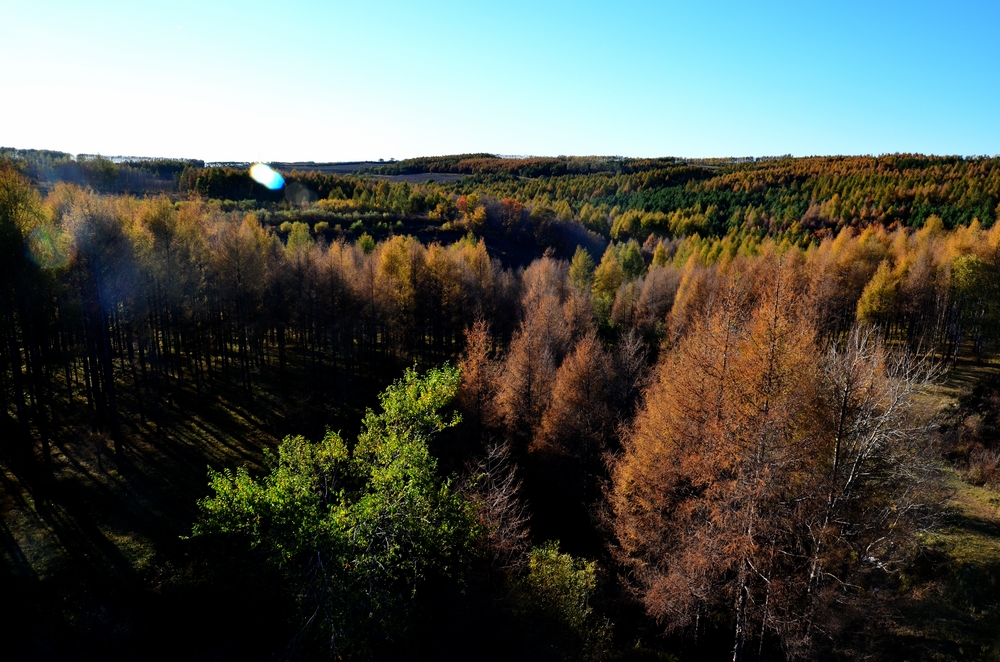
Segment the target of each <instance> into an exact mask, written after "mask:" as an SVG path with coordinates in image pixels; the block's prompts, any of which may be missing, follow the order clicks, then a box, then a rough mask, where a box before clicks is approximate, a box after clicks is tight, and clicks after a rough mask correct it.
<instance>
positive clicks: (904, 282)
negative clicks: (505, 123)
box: [0, 149, 1000, 659]
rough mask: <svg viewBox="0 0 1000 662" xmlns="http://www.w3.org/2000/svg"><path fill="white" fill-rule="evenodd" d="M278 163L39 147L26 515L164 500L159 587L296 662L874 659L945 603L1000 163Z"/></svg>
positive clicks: (28, 199)
mask: <svg viewBox="0 0 1000 662" xmlns="http://www.w3.org/2000/svg"><path fill="white" fill-rule="evenodd" d="M245 165H249V164H225V165H211V164H204V163H201V162H197V161H170V160H159V159H150V160H142V159H120V158H114V159H109V158H105V157H99V156H93V157H90V156H86V155H77V156H75V157H73V156H71V155H68V154H63V153H60V152H46V151H41V150H37V151H36V150H9V149H5V150H4V151H3V152H2V158H0V258H2V259H0V307H2V316H0V349H2V351H0V393H2V394H3V397H4V403H5V411H4V416H3V418H2V420H0V426H2V428H0V462H2V464H3V466H4V467H5V470H9V472H10V473H9V476H11V477H10V478H9V479H8V481H9V484H10V485H15V484H16V485H17V486H20V487H17V489H18V490H23V493H24V494H29V493H31V494H35V495H37V496H38V498H37V499H36V498H35V497H32V498H31V499H30V500H29V499H25V498H22V499H21V501H20V502H15V501H13V500H12V501H11V502H10V504H15V503H17V504H20V503H23V504H25V505H10V504H8V506H7V507H8V509H9V510H10V511H11V512H14V511H17V512H20V510H17V509H30V508H35V509H39V510H38V511H37V512H40V513H42V514H40V515H39V516H38V517H37V518H36V520H37V521H39V522H56V523H57V524H52V525H51V526H52V527H53V529H54V530H58V531H59V532H60V533H61V534H62V535H68V534H67V533H66V531H67V530H68V529H67V527H62V525H59V524H58V523H59V522H62V521H64V520H65V518H67V517H69V516H68V515H65V514H63V515H59V516H58V517H56V516H54V515H51V514H50V511H47V510H45V509H46V508H57V507H58V508H69V507H72V504H74V503H76V501H75V499H76V498H77V497H78V496H79V494H80V491H79V488H77V487H73V486H76V485H78V481H81V480H100V481H104V482H102V483H100V484H101V485H102V487H101V488H100V490H98V489H97V488H88V489H93V490H94V491H95V493H100V494H102V495H104V496H102V497H101V499H105V500H106V501H107V502H109V503H115V504H118V503H130V504H139V505H134V506H131V507H136V508H139V507H142V508H147V504H153V505H149V506H148V509H149V510H148V512H147V511H143V512H144V516H143V517H144V518H145V519H144V518H143V517H135V518H134V519H133V520H130V521H131V522H132V523H131V524H129V526H131V527H133V528H134V529H135V530H140V529H142V527H149V528H148V529H142V530H143V531H145V533H144V536H145V537H144V538H143V540H144V541H153V542H143V543H142V545H147V546H148V549H150V550H152V551H150V552H149V554H147V555H146V556H144V557H143V560H142V563H144V564H146V565H145V566H143V568H144V569H143V571H142V572H144V573H147V574H145V575H143V574H141V573H139V572H138V571H136V572H134V573H133V574H131V575H129V577H131V579H130V581H132V582H134V584H133V585H132V586H146V584H143V582H147V581H154V580H152V579H147V577H155V578H158V579H156V580H155V581H161V582H165V583H167V584H169V582H171V581H173V582H176V584H175V585H176V586H183V587H185V588H183V589H177V590H178V591H179V592H180V593H179V595H182V596H188V597H179V598H176V599H177V600H179V601H180V604H186V605H188V606H190V605H191V604H193V603H194V602H195V599H194V598H193V597H191V596H196V595H201V594H198V593H197V592H196V591H197V590H202V588H197V586H203V585H209V586H212V587H214V586H221V587H229V589H231V588H232V586H233V584H226V582H233V581H235V580H234V579H233V578H232V577H228V576H227V575H226V570H225V566H226V565H227V563H229V562H231V563H232V565H233V567H235V568H240V569H244V571H243V572H245V574H246V575H247V577H248V578H252V579H253V581H259V582H260V584H254V586H255V587H257V588H256V589H255V591H256V592H257V593H258V594H259V596H260V599H261V600H262V602H260V603H254V602H253V601H252V600H248V601H247V604H252V605H256V606H255V607H254V609H257V610H258V611H260V609H263V607H261V605H262V604H264V602H263V601H265V599H266V602H267V604H269V605H272V608H273V605H279V604H280V605H284V604H292V605H293V606H292V607H290V608H289V610H288V611H287V612H283V614H282V616H281V618H279V619H276V620H275V619H272V621H271V623H270V625H269V626H268V627H269V628H270V629H269V630H268V631H269V632H270V633H271V634H272V636H273V639H271V640H268V642H267V644H266V646H265V647H267V655H276V656H295V655H300V654H301V655H307V656H308V655H312V654H316V655H330V654H335V655H341V656H343V657H345V658H352V657H353V658H364V657H366V656H367V657H376V658H379V657H381V658H385V659H395V658H397V657H399V656H400V655H401V651H407V650H419V651H425V652H426V651H432V650H438V651H439V652H440V650H441V649H435V646H440V645H441V644H439V643H434V642H439V641H448V642H450V643H449V644H448V645H454V647H455V648H454V649H448V651H447V652H449V653H455V654H456V655H460V654H462V653H468V651H469V650H476V651H482V650H484V649H489V650H492V651H493V652H494V653H495V655H496V657H497V658H498V659H504V658H505V657H506V658H510V657H528V658H531V657H535V658H539V659H630V658H628V657H627V656H628V655H633V654H634V655H635V656H637V658H636V659H644V658H643V656H645V655H659V654H668V653H669V654H684V655H688V656H695V657H699V656H700V657H712V658H720V659H721V658H722V657H725V658H727V659H750V658H756V659H775V658H786V659H801V658H816V659H820V658H824V657H829V656H842V657H845V658H852V657H862V656H863V654H864V651H865V650H866V647H872V646H874V647H882V648H878V650H879V651H883V652H884V651H887V650H889V649H892V648H893V647H894V646H902V645H903V644H900V642H901V641H904V640H905V637H904V636H903V635H898V637H897V634H898V633H900V632H905V631H906V627H907V624H906V623H903V622H902V621H901V620H899V619H901V618H902V617H901V616H899V614H902V613H904V612H905V609H904V607H905V605H908V604H911V602H908V601H915V600H918V598H919V596H927V595H931V594H934V595H939V596H940V595H945V594H947V591H944V589H941V590H940V591H939V590H938V588H939V587H937V585H932V584H930V583H929V582H930V581H931V580H928V579H927V574H926V573H925V574H921V573H922V572H924V571H923V570H921V568H924V567H926V564H929V563H937V561H934V559H937V558H939V557H938V556H935V555H934V554H936V553H937V552H934V551H933V550H931V549H930V547H929V546H928V544H927V543H926V540H927V538H926V537H921V536H926V535H927V532H928V531H931V530H932V529H933V527H934V526H936V524H935V522H937V521H938V520H937V519H936V518H938V516H939V515H940V512H941V508H940V502H941V501H942V498H941V496H940V495H941V494H942V490H944V489H945V488H944V487H943V485H944V484H945V483H944V479H942V478H941V476H942V472H944V473H947V475H949V476H954V477H955V478H954V480H956V481H962V480H966V481H967V484H968V485H972V484H976V486H977V488H978V487H982V488H983V489H987V490H990V489H993V487H991V486H994V485H996V484H997V483H998V482H1000V479H998V478H997V477H998V476H1000V446H998V445H997V443H996V440H995V438H994V437H993V436H991V434H992V433H991V432H990V431H991V430H992V429H993V428H992V427H991V426H992V425H993V422H992V418H990V415H989V414H988V413H983V414H969V415H968V416H967V417H966V418H964V419H962V421H961V422H960V423H958V424H954V425H953V429H952V432H951V433H948V434H951V436H948V434H945V432H937V431H935V428H936V427H940V426H942V425H943V424H942V422H941V421H942V420H943V419H941V418H940V417H941V416H943V414H941V413H940V412H937V411H931V409H929V408H928V407H926V406H922V405H921V403H926V401H927V399H928V398H930V397H931V396H929V395H928V393H930V391H929V389H931V390H932V389H934V388H936V387H935V386H934V384H935V383H936V382H935V380H936V379H938V377H939V375H940V374H942V373H943V372H945V371H947V370H949V369H955V368H958V369H970V366H973V367H975V369H977V370H984V371H988V370H990V369H992V368H991V367H990V366H991V365H992V361H993V360H994V358H995V356H996V352H997V349H998V341H1000V331H998V330H1000V224H997V223H996V222H995V221H996V218H997V215H998V212H1000V207H998V205H1000V170H998V168H997V166H998V165H1000V160H998V159H993V158H985V157H984V158H959V157H934V156H920V155H883V156H879V157H867V156H865V157H816V158H802V159H794V158H790V157H778V158H767V159H716V160H685V159H675V158H664V159H627V158H619V157H612V158H606V157H579V158H578V157H555V158H534V157H525V158H520V157H518V158H509V157H498V156H494V155H489V154H469V155H457V156H450V157H432V158H426V159H414V160H408V161H400V162H394V163H388V164H383V165H379V166H372V167H371V168H368V169H366V170H361V171H356V172H323V171H321V170H320V169H315V170H311V171H308V172H303V171H298V170H295V171H291V172H285V173H283V175H284V180H285V183H286V185H285V187H284V188H283V189H279V190H277V191H272V190H270V189H267V188H265V187H262V186H261V185H259V184H257V183H256V182H255V181H254V180H253V179H252V177H251V176H250V174H249V172H248V170H247V168H246V167H245ZM439 173H448V174H452V175H456V176H459V177H456V178H451V179H448V180H443V181H440V182H436V181H428V180H431V179H433V177H432V176H431V175H435V174H439ZM423 174H427V175H429V177H428V178H427V179H426V180H425V179H422V178H421V177H420V176H421V175H423ZM442 366H443V367H442ZM451 366H454V367H451ZM401 375H402V377H400V376H401ZM984 388H985V387H984ZM976 397H977V398H979V399H978V400H976V402H979V403H980V405H976V406H980V407H981V408H986V407H987V405H986V404H982V403H989V402H992V400H990V398H991V397H992V396H990V395H989V394H985V392H984V393H980V394H979V395H978V396H976ZM984 412H986V410H985V409H984ZM976 416H978V418H976ZM185 426H195V428H196V429H197V432H196V433H188V434H189V435H190V436H189V437H186V438H185V441H184V443H180V442H178V441H177V437H176V435H177V434H178V432H177V431H178V430H189V429H190V428H188V427H185ZM944 427H947V425H944ZM333 430H339V432H334V431H333ZM234 431H235V432H234ZM206 465H209V466H211V467H212V469H211V472H210V473H209V475H208V478H207V480H206V477H205V467H206ZM948 472H950V473H948ZM5 475H8V474H5ZM95 476H96V477H97V478H93V477H95ZM157 481H160V482H157ZM154 485H155V486H156V487H155V489H154V487H153V486H154ZM10 489H11V490H13V489H14V488H13V487H11V488H10ZM74 490H76V491H74ZM19 493H20V492H19ZM165 494H169V495H170V496H169V497H167V496H164V495H165ZM74 495H75V496H74ZM107 495H112V496H107ZM134 495H139V498H138V499H134V498H133V496H134ZM168 499H169V501H168ZM158 500H159V501H158ZM29 503H30V504H34V505H30V506H29V505H27V504H29ZM164 503H168V505H167V506H164V505H163V504H164ZM178 503H180V504H182V505H177V504H178ZM66 504H70V505H69V506H67V505H66ZM116 507H117V506H116ZM25 512H27V510H25ZM75 512H77V515H75V516H82V515H79V512H78V511H75ZM108 512H118V511H117V510H115V509H114V508H110V507H109V510H108ZM46 517H47V518H48V519H46ZM28 520H29V518H27V517H25V518H22V519H19V520H15V519H12V520H11V521H17V522H20V521H28ZM36 520H32V521H36ZM193 523H194V525H195V528H194V533H195V534H196V535H194V536H191V537H188V536H187V534H188V533H191V532H192V530H191V526H192V524H193ZM18 526H20V525H18ZM24 526H27V525H24ZM38 526H42V525H41V524H39V525H38ZM105 528H106V529H108V530H110V528H109V527H105ZM25 530H27V529H25ZM78 530H79V531H83V532H92V531H97V530H98V528H97V527H96V525H95V526H82V525H81V526H80V527H78ZM101 530H103V529H101ZM164 531H166V532H167V533H164ZM17 535H19V536H21V535H22V534H21V533H18V534H17ZM54 535H55V534H54ZM80 535H83V534H80ZM102 535H103V534H102ZM108 535H109V538H107V539H108V540H118V538H115V536H117V535H121V534H118V533H114V534H108ZM182 535H183V536H184V537H183V538H179V536H182ZM12 539H13V538H12ZM178 539H180V540H181V541H182V543H183V544H182V543H178V542H177V540H178ZM164 541H167V542H164ZM107 544H108V545H111V546H112V547H114V545H115V543H107ZM101 545H104V543H101ZM137 545H138V543H137ZM142 545H139V546H140V547H141V546H142ZM216 546H217V547H218V548H219V549H223V550H225V554H226V558H227V561H226V562H220V561H219V559H218V557H217V556H213V551H212V548H213V547H216ZM100 548H101V549H106V548H107V545H104V547H100ZM73 549H76V548H73ZM144 549H145V548H144ZM178 550H179V551H178ZM80 558H82V556H81V557H80ZM928 559H930V560H928ZM941 563H943V562H941ZM921 564H924V565H921ZM150 567H152V568H154V570H149V569H148V568H150ZM934 567H938V566H934ZM989 567H992V566H989ZM130 572H131V571H130ZM963 572H964V571H963ZM984 572H986V571H984ZM157 573H159V574H157ZM237 574H238V573H237ZM12 576H14V575H12ZM163 577H168V578H170V579H169V581H168V580H165V579H163ZM192 577H197V580H193V579H191V578H192ZM227 577H228V578H227ZM12 581H13V580H12ZM18 581H20V580H18ZM24 581H29V580H27V579H26V580H24ZM32 581H33V580H32ZM184 582H190V583H189V584H185V583H184ZM198 582H204V583H205V584H198ZM920 582H924V583H923V584H921V583H920ZM917 585H919V586H922V587H924V588H920V589H919V590H916V589H913V587H914V586H917ZM984 585H985V584H984ZM929 586H933V587H936V588H928V587H929ZM962 586H968V583H966V584H963V585H962ZM258 589H259V590H258ZM130 590H131V589H130ZM142 590H146V589H142ZM227 590H228V589H227ZM955 590H956V591H958V590H959V589H955ZM961 590H962V591H966V590H971V589H966V588H962V589H961ZM183 591H189V592H188V593H183ZM935 591H937V593H935ZM224 592H225V591H223V590H222V589H220V590H219V591H218V593H219V594H221V593H224ZM126 593H127V591H125V590H124V589H122V593H120V594H116V596H118V597H115V598H114V599H121V600H125V599H126V598H121V597H120V596H121V595H126ZM958 594H959V593H956V594H955V595H958ZM129 595H131V594H129ZM948 595H951V594H948ZM961 595H963V596H966V595H973V594H967V593H961ZM37 599H39V600H41V599H42V598H37ZM108 599H109V600H110V599H111V598H108ZM128 599H131V598H128ZM171 599H174V598H171ZM220 599H222V598H220ZM920 599H923V598H920ZM941 599H944V598H941ZM948 599H949V600H950V599H951V598H948ZM962 599H963V600H964V599H967V600H968V601H969V604H972V605H974V607H975V609H978V610H980V611H979V612H976V613H979V614H980V617H981V618H984V619H990V618H994V616H996V614H995V613H994V612H991V611H990V609H991V607H989V606H988V604H986V603H985V602H983V600H985V599H986V598H981V597H978V594H975V595H973V597H968V598H962ZM184 600H189V602H184ZM282 600H287V601H289V602H287V603H286V602H282ZM958 600H959V598H955V601H956V602H955V604H957V601H958ZM949 604H952V603H949ZM984 605H986V606H984ZM231 606H232V605H231ZM963 609H964V607H963ZM984 610H985V611H984ZM181 611H183V610H181ZM967 611H968V610H967V609H966V611H965V612H963V613H966V612H967ZM261 613H264V612H261ZM906 613H911V612H906ZM873 614H874V615H877V617H878V618H877V619H875V618H874V617H873V616H872V615H873ZM982 614H986V615H985V616H983V615H982ZM956 618H957V617H956ZM282 619H284V620H282ZM894 619H896V620H894ZM989 622H990V623H992V622H993V621H989ZM484 623H485V624H487V625H483V624H484ZM477 624H478V625H477ZM887 624H888V625H887ZM67 627H71V626H67ZM73 627H75V626H73ZM144 627H146V626H144ZM149 627H152V626H149ZM234 627H244V628H249V626H247V625H244V626H234ZM265 629H267V628H265ZM123 631H124V630H123ZM136 631H138V630H136ZM73 632H76V630H73ZM242 632H244V635H245V636H247V637H248V641H251V640H253V636H256V635H253V634H252V633H249V632H248V631H247V630H243V631H242ZM893 633H895V634H893ZM215 635H217V636H218V637H225V636H226V633H225V632H223V631H221V630H220V632H219V633H215ZM67 636H68V635H67ZM117 636H119V635H114V637H117ZM120 636H121V637H122V639H121V640H122V641H130V642H132V643H131V644H129V645H138V644H136V641H138V640H137V639H129V637H130V636H132V635H128V634H123V635H120ZM138 636H139V635H135V637H138ZM114 637H112V638H114ZM894 637H895V638H894ZM67 641H69V639H67ZM116 641H117V640H116ZM376 641H377V642H382V643H378V644H376V643H373V642H376ZM497 642H500V643H497ZM487 643H489V644H490V645H487ZM25 646H29V645H28V644H25ZM66 646H67V647H69V646H70V644H66ZM491 646H492V648H491ZM25 650H30V646H29V648H26V649H25ZM220 650H221V649H220ZM900 650H904V649H900ZM909 650H912V649H905V650H904V653H901V655H903V657H905V656H906V655H907V654H908V653H906V652H905V651H909ZM317 651H319V652H317ZM630 651H631V652H630ZM258 653H259V651H258Z"/></svg>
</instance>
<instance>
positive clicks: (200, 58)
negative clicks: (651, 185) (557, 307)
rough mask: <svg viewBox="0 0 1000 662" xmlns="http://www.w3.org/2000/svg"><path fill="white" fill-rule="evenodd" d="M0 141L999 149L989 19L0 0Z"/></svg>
mask: <svg viewBox="0 0 1000 662" xmlns="http://www.w3.org/2000/svg"><path fill="white" fill-rule="evenodd" d="M0 62H2V65H0V145H5V146H13V147H36V148H49V149H60V150H64V151H68V152H73V153H79V152H89V153H94V152H100V153H102V154H106V155H116V154H128V155H151V156H152V155H156V156H173V157H193V158H204V159H207V160H314V161H332V160H355V159H378V158H384V159H389V158H393V157H394V158H397V159H398V158H406V157H412V156H421V155H432V154H450V153H460V152H494V153H500V154H536V155H557V154H606V155H612V154H619V155H626V156H667V155H677V156H729V155H739V156H743V155H773V154H785V153H791V154H795V155H809V154H869V153H870V154H879V153H885V152H923V153H934V154H965V155H972V154H990V155H992V154H997V153H1000V3H998V2H960V1H954V0H953V1H951V2H907V3H904V2H895V3H879V2H836V3H835V2H827V3H822V4H821V3H813V2H803V1H799V2H788V3H778V2H771V3H766V4H763V3H761V4H760V5H759V6H752V5H751V3H746V2H698V3H694V2H684V3H680V2H677V3H673V2H614V3H612V2H607V3H597V2H582V1H577V2H517V1H507V2H502V3H499V2H498V3H486V2H420V1H415V0H410V1H408V2H371V3H363V4H362V3H341V2H287V1H286V2H278V1H276V0H274V1H271V2H257V1H254V0H242V1H240V2H211V1H207V0H201V1H198V2H190V1H188V0H181V1H177V2H171V3H155V4H154V3H145V2H135V1H134V0H133V1H131V2H100V1H97V2H60V1H53V0H30V1H29V0H0Z"/></svg>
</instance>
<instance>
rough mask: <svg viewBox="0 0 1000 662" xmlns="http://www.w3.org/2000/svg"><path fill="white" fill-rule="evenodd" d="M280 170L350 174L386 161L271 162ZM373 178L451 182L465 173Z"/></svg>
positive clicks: (372, 176) (459, 178) (391, 180)
mask: <svg viewBox="0 0 1000 662" xmlns="http://www.w3.org/2000/svg"><path fill="white" fill-rule="evenodd" d="M271 165H273V166H274V167H276V168H278V169H279V170H285V171H290V170H299V171H301V172H310V171H314V172H321V173H323V174H324V175H350V174H353V173H355V172H357V171H358V170H360V169H361V168H374V167H376V166H380V165H385V163H379V162H378V161H351V162H346V163H273V164H271ZM366 176H368V177H371V178H372V179H384V180H386V181H390V182H409V183H410V184H423V183H424V182H426V181H427V180H431V181H435V182H438V183H441V184H451V183H452V182H457V181H459V180H461V179H462V178H463V177H465V175H461V174H452V173H442V172H424V173H417V174H411V175H366Z"/></svg>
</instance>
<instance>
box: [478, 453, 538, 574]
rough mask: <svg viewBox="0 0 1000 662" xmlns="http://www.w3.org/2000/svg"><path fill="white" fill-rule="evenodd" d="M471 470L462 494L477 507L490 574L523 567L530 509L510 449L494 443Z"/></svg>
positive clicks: (527, 540)
mask: <svg viewBox="0 0 1000 662" xmlns="http://www.w3.org/2000/svg"><path fill="white" fill-rule="evenodd" d="M467 469H468V474H469V475H468V477H467V478H466V480H465V483H464V485H463V489H462V491H463V492H464V493H465V495H466V496H467V497H468V498H469V499H470V500H471V501H472V503H473V504H474V505H475V507H476V519H477V520H478V521H479V525H480V526H481V527H482V528H483V532H484V536H483V538H482V547H483V550H484V551H485V553H486V555H487V558H488V560H489V564H490V572H491V573H492V572H509V571H513V570H515V569H517V568H520V567H522V566H523V565H524V564H525V562H526V559H527V552H528V547H529V535H530V531H529V528H528V509H527V506H526V505H525V504H524V502H523V501H521V498H520V492H521V480H520V478H518V476H517V466H516V465H515V464H514V461H513V460H512V459H511V452H510V446H509V445H508V444H506V443H502V444H501V443H493V444H490V445H489V446H488V447H487V449H486V453H485V455H483V456H482V457H480V458H479V459H478V460H476V461H475V462H474V463H472V464H470V465H468V466H467Z"/></svg>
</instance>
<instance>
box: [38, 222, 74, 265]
mask: <svg viewBox="0 0 1000 662" xmlns="http://www.w3.org/2000/svg"><path fill="white" fill-rule="evenodd" d="M27 244H28V254H29V255H30V256H31V260H32V261H33V262H34V263H35V264H37V265H38V266H39V267H41V268H42V269H60V268H62V267H65V266H66V265H67V264H69V263H70V260H72V259H73V237H71V236H70V234H69V233H68V232H66V231H64V230H62V229H61V228H56V227H52V226H50V225H43V226H42V227H40V228H37V229H35V230H34V231H33V232H32V233H31V234H30V235H28V241H27Z"/></svg>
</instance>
